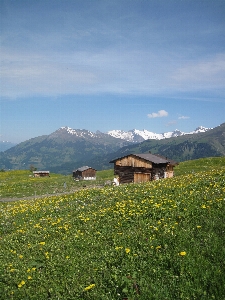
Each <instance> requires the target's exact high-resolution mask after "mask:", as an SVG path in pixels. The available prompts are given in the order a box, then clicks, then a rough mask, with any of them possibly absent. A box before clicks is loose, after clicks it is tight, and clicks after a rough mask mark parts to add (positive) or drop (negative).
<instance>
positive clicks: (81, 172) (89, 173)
mask: <svg viewBox="0 0 225 300" xmlns="http://www.w3.org/2000/svg"><path fill="white" fill-rule="evenodd" d="M73 178H74V179H78V180H96V170H95V169H93V168H91V167H88V166H83V167H81V168H78V169H77V170H74V171H73Z"/></svg>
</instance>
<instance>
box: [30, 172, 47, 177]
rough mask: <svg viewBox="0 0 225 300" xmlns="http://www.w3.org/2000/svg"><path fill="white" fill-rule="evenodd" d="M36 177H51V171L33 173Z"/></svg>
mask: <svg viewBox="0 0 225 300" xmlns="http://www.w3.org/2000/svg"><path fill="white" fill-rule="evenodd" d="M33 175H34V177H46V176H47V177H50V172H49V171H33Z"/></svg>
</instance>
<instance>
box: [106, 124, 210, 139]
mask: <svg viewBox="0 0 225 300" xmlns="http://www.w3.org/2000/svg"><path fill="white" fill-rule="evenodd" d="M210 129H212V128H206V127H203V126H199V127H197V128H196V129H195V130H194V131H191V132H187V133H185V132H182V131H180V130H178V129H176V130H174V131H169V132H164V133H154V132H151V131H148V130H146V129H144V130H138V129H133V130H129V131H123V130H111V131H108V132H107V133H108V134H109V135H111V136H113V137H115V138H118V139H123V140H126V141H128V142H133V143H140V142H143V141H145V140H162V139H168V138H171V137H178V136H181V135H186V134H196V133H200V132H206V131H208V130H210Z"/></svg>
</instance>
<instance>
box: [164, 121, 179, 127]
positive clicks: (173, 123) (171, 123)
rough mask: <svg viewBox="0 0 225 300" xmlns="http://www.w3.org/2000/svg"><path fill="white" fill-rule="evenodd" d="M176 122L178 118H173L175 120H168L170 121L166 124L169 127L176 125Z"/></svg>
mask: <svg viewBox="0 0 225 300" xmlns="http://www.w3.org/2000/svg"><path fill="white" fill-rule="evenodd" d="M175 124H177V121H176V120H173V121H170V122H168V123H167V124H166V126H167V127H169V126H173V125H175Z"/></svg>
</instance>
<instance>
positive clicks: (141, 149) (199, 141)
mask: <svg viewBox="0 0 225 300" xmlns="http://www.w3.org/2000/svg"><path fill="white" fill-rule="evenodd" d="M196 131H199V133H197V132H196ZM196 131H194V133H189V134H185V135H181V136H178V137H171V138H166V139H161V140H150V139H149V140H145V141H144V142H142V143H139V144H131V145H128V146H126V147H123V148H121V149H119V150H117V152H115V153H114V157H110V160H111V159H113V158H116V157H121V156H124V155H127V154H129V153H147V152H149V151H150V152H151V153H153V154H160V155H162V156H165V157H169V158H170V159H172V160H175V161H178V162H179V161H185V160H191V159H198V158H203V157H215V156H225V123H223V124H221V125H220V126H217V127H215V128H213V129H210V130H206V131H205V130H203V129H202V128H201V127H200V128H199V129H196Z"/></svg>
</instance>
